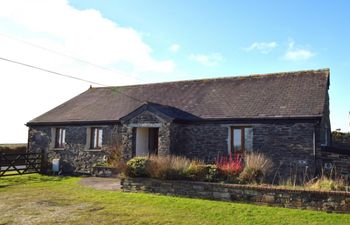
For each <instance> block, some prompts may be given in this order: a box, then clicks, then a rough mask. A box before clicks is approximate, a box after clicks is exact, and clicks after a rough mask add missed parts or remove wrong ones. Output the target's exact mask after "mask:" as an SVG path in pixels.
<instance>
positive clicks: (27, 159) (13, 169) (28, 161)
mask: <svg viewBox="0 0 350 225" xmlns="http://www.w3.org/2000/svg"><path fill="white" fill-rule="evenodd" d="M42 162H43V153H0V177H1V176H13V175H22V174H29V173H40V172H41V171H42Z"/></svg>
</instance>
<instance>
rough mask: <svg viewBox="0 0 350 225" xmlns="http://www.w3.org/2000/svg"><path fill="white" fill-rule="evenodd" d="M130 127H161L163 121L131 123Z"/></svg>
mask: <svg viewBox="0 0 350 225" xmlns="http://www.w3.org/2000/svg"><path fill="white" fill-rule="evenodd" d="M128 127H151V128H153V127H155V128H159V127H162V124H161V123H131V124H129V125H128Z"/></svg>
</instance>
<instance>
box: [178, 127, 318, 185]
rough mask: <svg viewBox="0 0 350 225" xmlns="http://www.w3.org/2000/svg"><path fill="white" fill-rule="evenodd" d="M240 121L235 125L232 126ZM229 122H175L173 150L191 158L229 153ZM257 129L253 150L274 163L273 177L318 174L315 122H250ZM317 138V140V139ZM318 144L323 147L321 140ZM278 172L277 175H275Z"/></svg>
mask: <svg viewBox="0 0 350 225" xmlns="http://www.w3.org/2000/svg"><path fill="white" fill-rule="evenodd" d="M235 125H236V126H239V125H240V124H233V125H232V126H235ZM230 126H231V124H230V125H226V124H191V125H188V124H175V125H173V128H172V129H171V130H172V140H173V141H172V144H171V149H173V151H172V152H174V153H176V154H178V155H184V156H186V157H189V158H198V159H202V160H204V161H206V162H213V161H215V159H216V158H217V156H218V155H227V154H228V132H229V127H230ZM249 126H251V127H252V128H253V150H254V151H256V152H261V153H264V154H265V155H266V156H267V157H269V158H270V159H271V160H272V161H273V164H274V169H273V174H271V177H275V178H276V179H278V178H281V177H282V175H283V176H284V178H286V176H285V175H289V174H290V173H291V172H292V171H291V170H293V172H294V171H295V170H296V173H305V171H306V172H307V173H308V174H309V176H312V175H313V173H314V167H315V166H314V165H315V157H314V155H313V132H314V123H311V122H310V123H294V122H283V121H282V122H278V123H267V122H265V123H259V124H249ZM316 141H317V139H316ZM316 146H319V142H318V141H317V143H316ZM275 175H276V176H275Z"/></svg>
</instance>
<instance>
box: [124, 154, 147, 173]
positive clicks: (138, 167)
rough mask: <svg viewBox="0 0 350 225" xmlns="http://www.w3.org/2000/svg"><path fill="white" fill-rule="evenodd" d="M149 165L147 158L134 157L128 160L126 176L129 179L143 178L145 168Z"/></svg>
mask: <svg viewBox="0 0 350 225" xmlns="http://www.w3.org/2000/svg"><path fill="white" fill-rule="evenodd" d="M148 163H149V160H148V158H147V157H135V158H132V159H130V160H129V161H128V162H127V163H126V165H127V168H126V175H127V176H130V177H145V176H147V172H146V167H147V164H148Z"/></svg>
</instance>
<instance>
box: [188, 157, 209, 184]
mask: <svg viewBox="0 0 350 225" xmlns="http://www.w3.org/2000/svg"><path fill="white" fill-rule="evenodd" d="M208 170H209V168H208V166H207V165H204V164H203V163H202V162H198V161H192V162H191V163H190V166H189V167H188V168H187V170H186V177H187V178H188V179H190V180H197V181H199V180H200V181H204V180H206V178H207V175H208Z"/></svg>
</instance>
